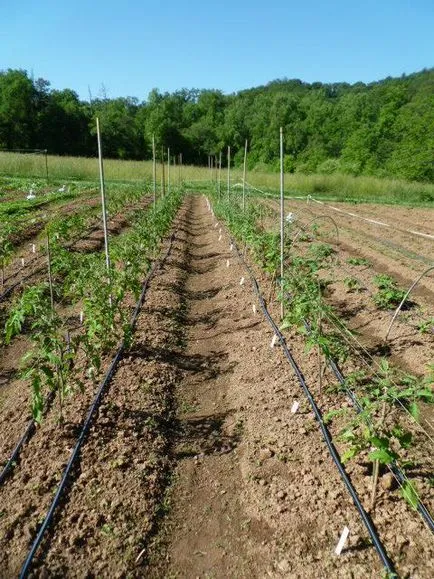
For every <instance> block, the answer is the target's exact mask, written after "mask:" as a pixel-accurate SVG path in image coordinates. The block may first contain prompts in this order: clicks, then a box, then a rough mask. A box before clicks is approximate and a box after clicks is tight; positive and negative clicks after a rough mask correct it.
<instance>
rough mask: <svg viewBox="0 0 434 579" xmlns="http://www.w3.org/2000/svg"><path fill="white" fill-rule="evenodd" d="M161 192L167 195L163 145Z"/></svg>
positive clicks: (162, 148)
mask: <svg viewBox="0 0 434 579" xmlns="http://www.w3.org/2000/svg"><path fill="white" fill-rule="evenodd" d="M161 194H162V196H163V197H164V196H165V195H166V175H165V170H164V147H161Z"/></svg>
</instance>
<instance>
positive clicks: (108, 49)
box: [0, 0, 434, 101]
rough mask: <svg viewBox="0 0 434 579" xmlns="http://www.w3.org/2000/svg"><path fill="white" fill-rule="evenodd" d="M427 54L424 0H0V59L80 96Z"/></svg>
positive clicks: (234, 86)
mask: <svg viewBox="0 0 434 579" xmlns="http://www.w3.org/2000/svg"><path fill="white" fill-rule="evenodd" d="M433 66H434V0H411V1H410V0H345V1H344V0H297V1H294V0H268V1H266V0H262V1H259V0H232V1H228V0H220V1H217V2H205V1H204V0H201V1H199V0H186V1H184V2H182V1H181V0H177V1H174V0H163V1H159V0H153V1H151V0H116V1H115V0H71V1H69V2H66V1H65V0H20V1H16V0H0V70H6V69H8V68H13V69H17V68H19V69H24V70H27V71H28V73H29V75H31V76H33V77H34V78H35V79H36V78H40V77H42V78H44V79H46V80H48V81H50V83H51V87H52V88H54V89H64V88H70V89H72V90H75V91H76V92H77V93H78V95H79V96H80V98H81V99H84V100H88V99H89V91H90V94H91V95H92V97H102V96H107V97H109V98H115V97H119V96H134V97H137V98H138V99H139V100H140V101H142V100H145V99H146V98H147V96H148V94H149V92H150V91H151V90H152V89H153V88H158V89H159V90H160V91H161V92H166V91H167V92H173V91H175V90H179V89H181V88H200V89H203V88H209V89H220V90H222V91H223V92H224V93H232V92H236V91H238V90H242V89H245V88H251V87H253V86H259V85H263V84H267V83H268V82H270V81H272V80H275V79H278V78H299V79H301V80H303V81H305V82H315V81H320V82H349V83H354V82H358V81H363V82H372V81H376V80H380V79H382V78H386V77H387V76H401V74H403V73H405V74H409V73H412V72H416V71H419V70H421V69H423V68H431V67H433Z"/></svg>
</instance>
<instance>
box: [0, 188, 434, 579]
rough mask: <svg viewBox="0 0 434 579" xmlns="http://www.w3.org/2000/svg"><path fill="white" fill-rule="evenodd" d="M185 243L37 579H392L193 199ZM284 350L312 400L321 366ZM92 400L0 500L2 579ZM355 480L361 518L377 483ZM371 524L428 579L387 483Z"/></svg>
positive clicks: (398, 556)
mask: <svg viewBox="0 0 434 579" xmlns="http://www.w3.org/2000/svg"><path fill="white" fill-rule="evenodd" d="M174 232H175V240H174V245H173V248H172V251H171V253H170V255H169V258H168V260H167V261H166V263H165V264H164V267H163V269H162V270H161V271H160V273H159V274H158V275H157V276H156V277H155V278H154V279H153V281H152V282H151V286H150V289H149V292H148V294H147V298H146V302H145V306H144V307H143V309H142V311H141V313H140V316H139V319H138V324H137V328H136V333H135V336H134V343H133V345H132V347H131V348H130V350H129V351H128V352H126V354H125V355H124V357H123V359H122V362H121V364H120V366H119V367H118V369H117V371H116V373H115V375H114V377H113V380H112V383H111V385H110V388H109V390H108V392H107V393H106V395H105V397H104V399H103V403H102V405H101V407H100V409H99V412H98V417H97V419H96V420H95V421H94V423H93V426H92V430H91V433H90V435H89V437H88V440H87V441H86V444H85V446H84V447H83V449H82V453H81V458H80V462H79V464H78V465H77V467H76V469H75V472H74V476H73V480H72V481H71V485H70V490H69V493H68V495H67V496H66V497H65V498H64V500H63V502H62V505H61V508H60V509H59V510H58V512H57V515H56V524H55V526H54V527H53V528H52V530H51V531H50V533H49V534H48V535H47V538H46V540H45V541H44V542H43V544H42V546H41V548H40V550H39V552H38V557H37V560H36V562H35V567H34V570H33V572H32V576H35V577H88V578H91V577H144V576H146V577H153V578H160V577H161V578H163V577H185V578H187V577H188V578H190V577H201V578H206V577H215V578H227V577H240V578H241V577H246V578H247V577H249V578H250V577H258V578H262V577H276V578H277V577H291V578H293V577H294V578H310V577H312V578H313V577H315V578H318V577H324V578H325V577H339V578H365V577H379V576H381V573H382V569H381V565H380V562H379V559H378V556H377V554H376V552H375V550H374V549H373V547H372V545H371V544H370V541H369V540H368V536H367V533H366V530H365V528H364V527H363V525H362V523H361V522H360V519H359V517H358V514H357V512H356V510H355V508H354V506H353V504H352V502H351V499H350V498H349V495H348V494H347V492H346V490H345V488H344V486H343V483H342V481H341V479H340V477H339V475H338V473H337V471H336V468H335V466H334V465H333V463H332V461H331V459H330V457H329V454H328V452H327V450H326V447H325V445H324V443H323V441H322V438H321V435H320V433H319V430H318V427H317V424H316V422H315V419H314V417H313V414H312V412H311V411H310V409H309V407H308V405H307V403H306V402H305V401H304V399H303V397H302V395H301V391H300V387H299V385H298V382H296V380H295V378H294V376H293V373H292V371H291V369H290V367H289V366H288V365H287V363H286V361H285V360H284V358H283V355H282V352H281V351H280V348H279V347H275V348H271V347H270V342H271V338H272V333H271V330H270V328H269V326H268V325H267V324H266V322H265V321H264V318H263V316H262V314H261V313H260V311H259V308H258V306H257V302H256V297H255V296H254V294H253V292H252V290H251V287H250V284H249V283H248V280H247V275H246V271H245V269H244V267H243V266H242V265H241V264H240V263H238V260H237V259H236V258H235V256H234V253H233V252H232V251H231V249H230V241H229V238H228V236H227V235H226V232H225V228H224V227H223V226H222V225H221V224H217V225H216V222H215V219H213V217H212V215H211V213H210V212H209V211H208V210H207V206H206V202H205V199H204V198H203V197H199V196H190V197H188V198H187V199H186V201H185V204H184V206H183V208H182V209H181V211H180V214H179V216H178V218H177V220H176V223H175V224H174ZM258 277H259V279H260V282H261V283H262V285H263V286H264V287H265V280H264V279H263V278H261V277H260V275H259V274H258ZM242 278H245V279H244V280H243V281H242ZM273 313H274V314H275V313H276V312H273ZM288 343H289V344H290V347H291V349H292V350H293V351H294V354H295V356H296V358H297V360H298V361H299V363H300V365H301V367H302V370H303V372H304V374H305V376H306V379H307V380H308V382H309V383H310V384H311V385H312V386H313V388H314V390H315V391H316V390H317V386H318V385H317V376H318V366H317V359H316V355H314V354H313V353H310V354H307V353H306V351H305V345H304V341H303V339H302V338H300V337H299V336H296V335H292V334H290V335H288ZM16 347H17V349H19V345H17V346H16ZM5 370H6V365H5ZM316 393H317V392H316ZM91 395H92V388H88V389H87V390H86V392H85V393H84V394H82V395H78V396H77V397H75V398H74V399H71V401H70V403H69V404H68V405H67V407H66V408H65V414H66V425H65V426H64V427H63V428H60V427H59V426H58V425H57V422H56V413H55V412H54V409H53V412H52V413H50V415H49V416H48V417H47V419H46V421H45V422H44V423H43V425H42V427H41V428H40V429H38V432H37V434H36V435H35V436H34V437H33V438H32V440H31V441H30V442H29V444H28V445H27V447H26V449H25V452H24V453H23V457H22V459H21V462H20V464H19V465H17V467H16V468H15V469H14V473H13V476H12V477H11V478H10V479H9V480H8V481H6V483H5V485H4V486H3V487H2V488H0V501H1V502H0V504H1V507H0V511H1V516H0V576H1V577H13V576H16V575H17V573H18V571H19V568H20V566H21V564H22V562H23V560H24V557H25V553H26V551H27V549H28V548H29V545H30V543H31V540H32V539H33V537H34V535H35V532H36V529H37V528H38V525H39V523H40V521H41V517H42V516H43V515H44V513H45V511H46V509H47V506H48V504H49V501H50V499H51V497H52V494H53V490H54V488H55V486H56V484H57V482H58V480H59V478H60V475H61V471H62V468H63V466H64V464H65V462H66V460H67V458H68V455H69V452H70V450H71V448H72V446H73V444H74V438H75V436H76V435H77V433H78V428H79V425H80V423H81V421H82V419H83V416H84V414H85V409H86V407H87V405H88V403H89V400H90V398H91ZM294 401H298V402H299V403H300V408H299V410H298V411H297V412H296V413H294V414H293V413H291V411H290V409H291V406H292V404H293V402H294ZM329 402H330V404H331V403H332V401H329ZM0 427H1V432H2V434H3V432H4V423H2V424H1V426H0ZM351 476H352V478H353V479H354V481H355V484H356V487H357V489H358V491H359V493H360V495H361V497H362V500H363V501H364V502H365V504H366V502H367V501H368V500H369V489H370V481H371V476H370V473H369V472H366V470H364V469H363V468H356V467H354V468H353V470H352V472H351ZM373 518H374V522H375V524H376V526H377V528H378V530H379V533H380V536H381V538H382V540H383V541H384V543H385V545H386V549H387V550H388V553H389V555H390V557H391V558H392V559H393V561H394V562H395V564H396V566H397V569H398V572H399V574H400V576H402V577H414V578H430V577H432V576H433V575H434V563H433V561H434V542H433V537H432V535H431V534H430V533H429V531H428V530H427V529H426V527H425V526H424V525H423V523H421V521H420V518H419V516H418V515H417V514H416V513H415V512H414V511H412V510H411V509H410V508H409V507H408V506H407V505H406V503H404V501H402V500H401V499H400V498H399V496H398V492H397V490H396V489H395V490H394V489H390V488H389V487H388V486H387V480H386V478H385V477H384V476H382V477H381V485H380V491H379V500H378V507H377V509H376V511H375V512H374V513H373ZM344 526H348V527H349V528H350V536H349V540H348V543H347V545H346V546H345V548H344V550H343V552H342V554H341V556H339V557H338V556H336V555H335V554H334V549H335V547H336V544H337V542H338V539H339V536H340V534H341V532H342V530H343V528H344Z"/></svg>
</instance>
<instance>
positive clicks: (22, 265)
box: [21, 257, 24, 267]
mask: <svg viewBox="0 0 434 579" xmlns="http://www.w3.org/2000/svg"><path fill="white" fill-rule="evenodd" d="M21 267H24V257H22V258H21Z"/></svg>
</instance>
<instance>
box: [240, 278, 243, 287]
mask: <svg viewBox="0 0 434 579" xmlns="http://www.w3.org/2000/svg"><path fill="white" fill-rule="evenodd" d="M240 285H244V278H243V277H242V278H241V279H240Z"/></svg>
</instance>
